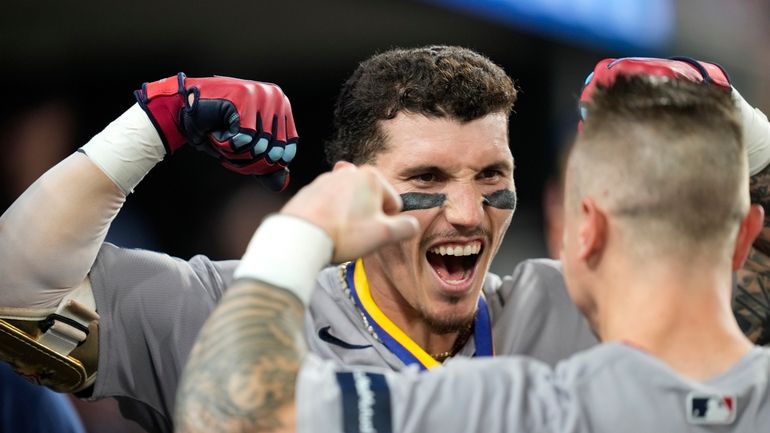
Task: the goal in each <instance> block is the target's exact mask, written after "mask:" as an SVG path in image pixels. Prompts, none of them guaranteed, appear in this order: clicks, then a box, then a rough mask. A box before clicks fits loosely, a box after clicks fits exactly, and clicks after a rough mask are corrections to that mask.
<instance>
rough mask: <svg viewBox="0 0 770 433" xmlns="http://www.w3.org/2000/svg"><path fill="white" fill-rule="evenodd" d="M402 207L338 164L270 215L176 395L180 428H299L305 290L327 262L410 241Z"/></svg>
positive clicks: (358, 171) (411, 224)
mask: <svg viewBox="0 0 770 433" xmlns="http://www.w3.org/2000/svg"><path fill="white" fill-rule="evenodd" d="M332 202H333V203H334V204H335V205H334V206H329V203H332ZM400 209H401V200H400V198H399V196H398V194H397V193H396V192H395V190H394V189H393V187H392V186H390V185H389V184H387V183H386V182H385V181H384V180H383V178H382V176H381V175H379V174H378V173H377V172H376V171H374V170H373V169H371V168H356V167H354V166H352V165H349V166H348V167H346V166H345V165H344V164H343V165H342V166H340V165H339V164H338V166H335V170H334V171H333V172H332V173H329V174H324V175H322V176H320V177H319V178H317V179H316V180H315V181H313V183H311V184H310V185H308V186H306V187H305V188H303V189H302V190H300V191H299V192H298V193H297V194H296V195H295V196H294V198H292V200H290V201H289V202H288V203H287V204H286V206H285V207H284V208H283V209H282V210H281V215H278V216H271V217H269V218H268V219H266V220H265V221H264V222H263V223H262V225H261V226H260V227H259V229H258V230H257V232H256V233H255V234H254V238H252V240H251V242H250V243H249V247H248V249H247V250H246V254H245V255H244V257H243V260H242V261H241V263H240V265H239V266H238V269H237V270H236V272H235V277H236V279H237V280H236V282H235V283H234V285H233V286H232V288H230V289H229V290H228V291H227V293H226V294H225V296H224V297H223V298H222V302H221V303H220V304H219V306H218V307H217V309H216V310H215V311H214V314H213V315H212V316H211V317H210V318H209V319H208V321H207V322H206V324H205V325H204V326H203V329H202V330H201V333H200V335H199V336H198V340H197V342H196V344H195V346H194V347H193V350H192V353H191V355H190V359H189V361H188V364H187V366H186V367H185V373H184V376H183V378H182V383H181V386H180V388H179V394H178V396H177V408H176V416H175V420H176V426H177V427H176V428H177V431H179V432H185V433H192V432H206V433H209V432H212V431H216V432H246V431H248V432H291V431H294V430H295V404H294V387H295V383H296V377H297V373H298V372H299V368H300V363H301V360H302V356H303V355H304V353H305V347H304V343H303V340H302V334H301V329H302V325H303V302H307V301H308V299H309V298H310V293H309V291H308V290H307V289H306V288H307V287H313V282H314V281H315V277H316V274H317V273H318V271H320V270H321V268H322V267H323V266H324V265H326V264H327V263H328V262H329V260H330V259H332V260H333V261H335V262H343V261H347V260H351V259H354V258H357V257H361V256H363V255H365V254H367V253H369V252H371V251H373V250H374V249H376V248H378V247H379V246H381V245H383V244H385V243H388V242H396V241H400V240H403V239H406V238H408V237H411V236H414V234H415V233H416V232H417V228H418V225H417V221H416V220H415V219H414V218H413V217H411V216H407V215H401V214H399V210H400ZM361 233H366V234H367V236H361V235H360V234H361ZM332 250H333V253H334V254H333V256H332ZM298 252H299V253H298ZM260 281H261V282H260ZM263 282H264V283H263Z"/></svg>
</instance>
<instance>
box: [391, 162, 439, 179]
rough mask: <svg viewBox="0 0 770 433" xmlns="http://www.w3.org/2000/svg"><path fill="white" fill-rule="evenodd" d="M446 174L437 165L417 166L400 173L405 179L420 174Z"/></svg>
mask: <svg viewBox="0 0 770 433" xmlns="http://www.w3.org/2000/svg"><path fill="white" fill-rule="evenodd" d="M426 173H430V174H444V173H446V172H445V171H444V170H443V169H442V168H440V167H437V166H435V165H427V164H426V165H417V166H414V167H406V168H404V169H403V170H401V171H400V172H399V174H400V175H401V176H403V177H412V176H417V175H420V174H426Z"/></svg>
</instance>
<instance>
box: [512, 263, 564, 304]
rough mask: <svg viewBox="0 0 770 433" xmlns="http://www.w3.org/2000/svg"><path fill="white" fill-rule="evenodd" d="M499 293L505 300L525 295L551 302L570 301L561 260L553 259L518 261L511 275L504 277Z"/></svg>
mask: <svg viewBox="0 0 770 433" xmlns="http://www.w3.org/2000/svg"><path fill="white" fill-rule="evenodd" d="M499 293H500V295H501V296H502V297H503V299H505V300H509V299H511V298H514V297H525V298H537V299H542V300H543V301H548V302H550V303H559V304H561V303H564V302H570V301H569V298H568V296H567V290H566V286H565V283H564V276H563V274H562V266H561V262H559V261H558V260H552V259H529V260H524V261H522V262H520V263H518V264H517V265H516V267H515V268H514V269H513V272H511V274H510V275H506V276H505V277H503V279H502V282H501V284H500V286H499Z"/></svg>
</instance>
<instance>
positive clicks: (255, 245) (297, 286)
mask: <svg viewBox="0 0 770 433" xmlns="http://www.w3.org/2000/svg"><path fill="white" fill-rule="evenodd" d="M333 249H334V244H333V243H332V240H331V238H330V237H329V235H328V234H326V232H325V231H324V230H323V229H321V228H320V227H318V226H316V225H314V224H312V223H310V222H308V221H305V220H303V219H301V218H298V217H293V216H290V215H282V214H274V215H271V216H269V217H267V219H265V220H264V221H263V222H262V224H261V225H260V226H259V228H258V229H257V232H256V233H254V237H252V238H251V241H250V242H249V246H248V247H247V248H246V253H245V254H244V256H243V259H241V263H240V264H239V265H238V268H237V269H236V270H235V274H234V275H233V277H234V278H236V279H238V278H253V279H255V280H259V281H262V282H265V283H268V284H271V285H273V286H277V287H282V288H284V289H288V290H290V291H291V292H293V293H294V294H295V295H297V297H298V298H299V299H300V300H301V301H302V302H303V303H305V304H306V305H307V303H308V301H309V300H310V294H311V293H312V291H313V287H314V285H315V280H316V278H317V276H318V273H319V272H320V271H321V269H323V267H324V266H326V265H327V264H328V263H329V262H330V261H331V259H332V251H333Z"/></svg>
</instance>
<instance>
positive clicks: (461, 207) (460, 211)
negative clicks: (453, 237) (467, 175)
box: [444, 183, 484, 227]
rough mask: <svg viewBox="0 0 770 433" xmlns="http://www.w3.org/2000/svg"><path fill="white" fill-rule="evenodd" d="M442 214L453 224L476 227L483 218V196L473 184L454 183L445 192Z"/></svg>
mask: <svg viewBox="0 0 770 433" xmlns="http://www.w3.org/2000/svg"><path fill="white" fill-rule="evenodd" d="M446 193H447V200H446V204H445V206H444V215H446V219H447V221H448V222H449V223H450V224H452V225H455V226H463V227H478V226H479V225H481V223H482V221H483V219H484V204H483V203H484V197H483V196H482V195H481V191H479V189H478V188H477V187H476V185H473V184H465V183H463V184H458V185H454V186H453V187H452V188H451V189H449V190H448V191H447V192H446Z"/></svg>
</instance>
